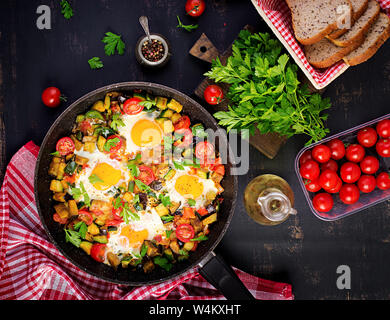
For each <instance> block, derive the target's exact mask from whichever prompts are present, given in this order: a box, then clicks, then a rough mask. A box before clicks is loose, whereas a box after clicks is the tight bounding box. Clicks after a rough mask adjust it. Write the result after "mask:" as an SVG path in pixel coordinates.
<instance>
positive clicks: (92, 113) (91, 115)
mask: <svg viewBox="0 0 390 320" xmlns="http://www.w3.org/2000/svg"><path fill="white" fill-rule="evenodd" d="M85 117H86V118H87V119H98V120H104V118H103V116H102V114H101V113H100V112H99V111H96V110H89V111H88V112H87V113H86V114H85Z"/></svg>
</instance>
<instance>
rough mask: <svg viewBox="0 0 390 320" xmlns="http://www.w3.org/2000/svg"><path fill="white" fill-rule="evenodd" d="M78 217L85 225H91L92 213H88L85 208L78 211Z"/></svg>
mask: <svg viewBox="0 0 390 320" xmlns="http://www.w3.org/2000/svg"><path fill="white" fill-rule="evenodd" d="M79 219H80V220H81V221H84V222H85V224H86V225H87V226H89V225H91V224H92V222H93V217H92V214H91V213H89V212H88V211H87V210H80V211H79Z"/></svg>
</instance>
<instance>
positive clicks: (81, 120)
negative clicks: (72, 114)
mask: <svg viewBox="0 0 390 320" xmlns="http://www.w3.org/2000/svg"><path fill="white" fill-rule="evenodd" d="M84 120H85V115H83V114H79V115H78V116H77V118H76V122H77V123H81V122H83V121H84Z"/></svg>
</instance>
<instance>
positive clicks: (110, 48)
mask: <svg viewBox="0 0 390 320" xmlns="http://www.w3.org/2000/svg"><path fill="white" fill-rule="evenodd" d="M102 41H103V43H105V44H106V45H105V46H104V51H105V53H106V55H108V56H112V55H113V54H115V51H116V52H118V53H119V54H120V55H123V54H124V53H125V43H124V42H123V41H122V37H121V36H120V35H117V34H115V33H112V32H107V33H106V35H105V37H104V38H103V40H102Z"/></svg>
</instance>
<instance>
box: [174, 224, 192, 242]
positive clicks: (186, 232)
mask: <svg viewBox="0 0 390 320" xmlns="http://www.w3.org/2000/svg"><path fill="white" fill-rule="evenodd" d="M194 236H195V229H194V227H193V226H191V225H190V224H181V225H180V226H178V227H177V228H176V237H177V238H178V239H179V240H180V241H181V242H190V241H191V239H193V238H194Z"/></svg>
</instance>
